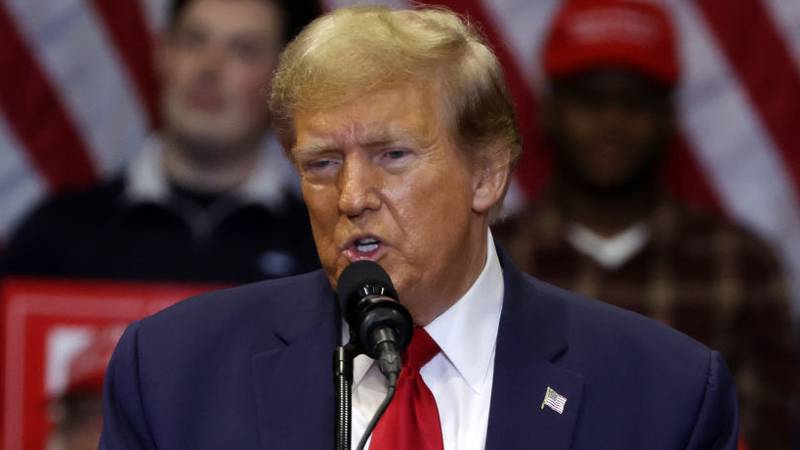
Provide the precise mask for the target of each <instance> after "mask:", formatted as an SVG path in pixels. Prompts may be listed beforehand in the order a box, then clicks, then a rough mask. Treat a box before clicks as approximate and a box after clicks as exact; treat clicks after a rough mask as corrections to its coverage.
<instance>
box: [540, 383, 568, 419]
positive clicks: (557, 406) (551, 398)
mask: <svg viewBox="0 0 800 450" xmlns="http://www.w3.org/2000/svg"><path fill="white" fill-rule="evenodd" d="M566 404H567V397H564V396H563V395H561V394H559V393H558V392H556V390H555V389H553V388H551V387H550V386H547V392H545V393H544V400H542V410H544V407H545V406H547V407H548V408H550V409H552V410H553V411H555V412H557V413H559V414H564V405H566Z"/></svg>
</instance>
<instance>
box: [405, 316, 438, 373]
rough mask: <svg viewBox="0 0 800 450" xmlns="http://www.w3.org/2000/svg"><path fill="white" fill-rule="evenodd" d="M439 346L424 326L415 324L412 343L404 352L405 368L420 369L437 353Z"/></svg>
mask: <svg viewBox="0 0 800 450" xmlns="http://www.w3.org/2000/svg"><path fill="white" fill-rule="evenodd" d="M439 351H440V350H439V346H438V345H436V342H434V340H433V338H431V336H430V335H429V334H428V332H427V331H425V329H424V328H422V327H418V326H415V327H414V334H413V335H412V336H411V343H410V344H408V348H407V349H406V351H405V353H404V354H403V368H408V369H411V370H419V369H420V368H421V367H422V366H424V365H425V364H427V363H428V361H430V360H431V359H432V358H433V357H434V356H436V354H437V353H439Z"/></svg>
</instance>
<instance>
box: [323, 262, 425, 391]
mask: <svg viewBox="0 0 800 450" xmlns="http://www.w3.org/2000/svg"><path fill="white" fill-rule="evenodd" d="M336 295H337V297H338V298H339V303H340V305H341V310H342V312H343V314H344V319H345V321H346V322H347V324H348V325H349V326H350V342H351V343H353V344H355V348H356V351H357V352H358V353H366V354H367V355H368V356H369V357H371V358H373V359H375V360H376V361H377V362H378V367H379V368H380V371H381V373H383V375H384V376H385V377H386V378H388V379H389V382H390V384H391V385H394V383H395V382H396V381H397V377H399V376H400V369H401V367H402V360H401V357H400V355H401V354H402V353H403V350H405V348H406V347H407V346H408V343H409V342H410V341H411V335H412V333H413V322H412V320H411V314H409V313H408V310H407V309H406V308H405V307H404V306H403V305H401V304H400V302H399V301H398V299H397V298H398V296H397V291H396V290H395V289H394V285H393V284H392V280H391V278H389V275H388V274H387V273H386V271H384V270H383V268H382V267H381V266H379V265H378V264H377V263H375V262H372V261H356V262H354V263H352V264H350V265H349V266H347V267H346V268H345V269H344V271H343V272H342V274H341V275H340V276H339V281H338V283H337V286H336Z"/></svg>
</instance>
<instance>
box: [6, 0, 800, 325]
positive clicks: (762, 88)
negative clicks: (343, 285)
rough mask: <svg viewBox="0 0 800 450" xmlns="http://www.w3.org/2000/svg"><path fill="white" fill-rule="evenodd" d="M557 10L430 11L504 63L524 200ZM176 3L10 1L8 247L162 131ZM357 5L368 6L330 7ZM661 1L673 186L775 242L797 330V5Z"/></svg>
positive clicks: (540, 4)
mask: <svg viewBox="0 0 800 450" xmlns="http://www.w3.org/2000/svg"><path fill="white" fill-rule="evenodd" d="M561 1H562V0H461V1H459V0H442V1H434V2H426V3H430V4H436V5H442V6H446V7H449V8H451V9H453V10H455V11H458V12H460V13H463V14H465V15H467V16H469V17H471V18H472V19H473V21H475V22H477V23H479V24H480V26H481V28H482V29H483V31H484V32H485V33H486V34H487V36H488V37H489V38H490V40H491V41H492V43H493V45H494V46H495V50H496V51H497V53H498V55H499V56H500V58H501V60H502V62H503V63H504V65H505V68H506V73H507V77H508V80H509V83H510V86H511V88H512V92H513V94H514V96H515V97H516V101H517V103H518V107H519V118H520V124H521V125H522V126H523V129H524V131H525V155H524V157H523V161H522V163H521V166H520V170H519V171H518V173H517V177H516V186H515V187H516V189H515V192H514V194H515V195H516V199H517V201H520V200H521V201H524V199H526V198H531V197H532V196H535V195H536V193H537V192H539V190H540V189H541V187H542V184H543V181H544V180H545V179H546V177H547V175H548V173H549V163H548V160H547V157H546V153H545V152H544V151H543V149H542V145H541V139H540V136H539V133H538V131H537V129H536V127H534V126H531V124H534V123H535V122H536V120H537V114H538V111H537V104H536V103H537V100H536V93H537V90H539V89H540V85H541V82H542V72H541V68H540V66H539V64H538V59H539V52H540V49H541V46H542V40H543V37H544V35H545V33H546V32H547V30H548V26H549V23H550V21H551V18H552V17H553V14H554V13H555V11H556V10H557V8H558V6H559V4H560V2H561ZM167 2H168V0H0V61H1V62H2V63H1V64H0V242H2V240H3V239H6V238H7V237H8V235H9V233H10V232H11V231H12V230H13V227H14V226H15V225H16V224H17V223H18V222H19V220H20V218H21V217H23V216H24V214H25V213H26V212H27V211H29V210H30V208H31V207H32V206H33V205H35V204H36V202H37V201H39V200H41V199H42V198H44V197H45V196H46V195H49V194H50V193H53V192H58V191H61V190H64V189H67V188H71V187H75V186H81V185H86V184H88V183H91V182H93V181H95V180H98V179H100V178H102V177H105V176H108V175H110V174H112V173H113V172H115V171H116V170H118V169H119V168H120V167H121V166H123V165H124V164H125V162H126V161H127V160H128V159H129V158H130V157H131V155H132V154H133V153H134V152H136V151H137V150H138V149H139V147H140V146H141V143H142V141H143V140H144V138H145V136H146V135H147V134H148V132H149V130H151V129H152V127H154V126H156V124H157V109H158V108H157V82H156V79H155V77H154V76H153V71H152V69H153V67H152V65H153V64H152V52H153V49H152V44H153V43H154V41H155V40H156V39H157V36H158V31H159V29H160V28H161V27H162V26H163V23H164V19H165V12H166V4H167ZM353 3H364V2H356V1H351V0H322V7H323V8H327V9H330V8H335V7H340V6H345V5H349V4H353ZM371 3H375V2H371ZM378 3H384V4H388V5H391V6H398V7H403V6H408V5H409V4H410V2H409V1H407V0H383V1H380V2H378ZM663 3H664V4H665V5H666V6H667V7H668V8H669V10H670V11H671V13H672V18H673V23H674V24H675V26H676V29H677V35H678V37H679V49H680V57H681V64H682V70H683V72H682V75H683V78H682V87H681V89H680V92H679V96H678V113H679V129H680V134H679V137H678V140H677V141H678V142H677V145H676V147H675V151H674V152H673V153H672V157H671V159H670V163H669V165H668V169H667V176H668V179H669V181H670V185H671V186H672V190H673V192H675V194H676V195H678V196H679V197H681V198H684V199H687V200H688V201H691V202H694V203H696V204H700V205H704V206H709V207H711V208H714V209H717V210H719V211H721V212H724V213H726V214H728V215H730V216H732V217H734V218H735V219H737V220H739V221H741V222H743V223H744V224H746V225H747V226H749V227H750V228H751V229H753V230H754V231H756V232H758V233H759V234H760V235H761V236H763V237H764V238H765V239H767V240H768V241H770V242H772V243H773V244H774V246H775V248H776V249H777V250H778V251H779V253H780V255H781V256H782V257H783V259H784V261H785V264H786V268H787V272H788V274H789V280H790V283H791V284H792V287H793V291H794V292H795V293H796V295H794V311H795V317H796V318H800V0H664V2H663Z"/></svg>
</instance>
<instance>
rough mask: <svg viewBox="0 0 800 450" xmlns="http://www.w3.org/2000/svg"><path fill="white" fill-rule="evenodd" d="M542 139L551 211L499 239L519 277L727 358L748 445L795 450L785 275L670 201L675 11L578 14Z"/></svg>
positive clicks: (519, 222)
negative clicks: (615, 309)
mask: <svg viewBox="0 0 800 450" xmlns="http://www.w3.org/2000/svg"><path fill="white" fill-rule="evenodd" d="M543 56H544V60H543V66H544V70H545V73H546V75H547V77H548V79H549V81H550V85H549V92H548V96H547V98H546V99H545V101H544V104H545V114H544V121H543V124H542V125H543V128H544V131H545V134H546V135H547V137H548V138H549V140H550V144H551V145H550V147H551V148H552V150H553V157H554V158H553V159H554V162H555V168H556V173H555V177H554V180H553V183H552V185H551V187H550V190H549V191H548V192H547V195H546V196H545V198H544V199H542V201H541V202H539V203H537V204H536V205H534V206H532V207H530V208H529V209H527V210H526V211H524V212H522V214H520V215H519V216H517V217H514V218H512V219H510V220H509V221H507V222H506V223H504V224H503V225H502V226H500V227H498V228H497V229H496V232H497V233H498V236H499V240H500V241H502V242H504V243H505V244H506V247H507V248H508V249H509V250H510V252H511V254H512V257H513V258H514V259H515V260H516V261H517V263H518V264H520V265H521V268H522V269H523V270H525V271H527V272H529V273H532V274H534V275H535V276H537V277H539V278H541V279H544V280H545V281H549V282H551V283H554V284H556V285H559V286H561V287H564V288H567V289H570V290H573V291H577V292H580V293H583V294H585V295H588V296H592V297H596V298H599V299H601V300H604V301H606V302H609V303H612V304H615V305H617V306H622V307H624V308H627V309H631V310H634V311H636V312H639V313H642V314H645V315H649V316H651V317H653V318H656V319H658V320H660V321H662V322H665V323H667V324H669V325H672V326H674V327H675V328H678V329H679V330H681V331H683V332H685V333H687V334H689V335H690V336H692V337H694V338H696V339H698V340H700V341H702V342H704V343H706V344H708V345H710V346H711V347H714V348H716V349H718V350H720V351H721V352H722V353H723V355H725V357H726V359H727V361H728V363H729V364H730V365H731V368H732V370H733V372H734V375H735V377H736V380H737V389H738V392H739V399H740V403H741V409H742V436H743V437H744V439H745V440H746V441H747V442H748V443H749V444H750V445H751V446H752V447H753V448H754V449H756V450H764V449H772V448H775V449H777V448H789V445H790V444H789V441H790V434H791V433H790V429H791V418H792V415H791V407H792V399H793V392H794V390H795V387H794V378H795V373H796V372H795V367H794V364H793V361H792V354H793V353H792V342H793V340H792V337H791V334H792V332H791V322H790V316H789V311H788V302H787V300H786V296H785V292H784V290H783V280H782V277H781V275H780V267H779V265H778V263H777V261H776V259H775V257H774V255H773V253H772V252H771V251H770V249H769V248H768V247H767V246H766V245H765V244H763V243H762V242H761V241H759V240H758V239H757V238H755V237H754V236H753V235H752V234H751V233H749V232H747V231H746V230H745V229H743V228H742V227H740V226H738V225H735V224H732V223H730V222H729V221H727V220H725V219H723V218H721V217H716V216H712V215H709V214H707V213H702V212H698V211H694V210H690V209H688V208H686V207H684V206H681V205H678V204H676V203H674V202H672V201H670V199H669V198H668V196H667V195H666V194H665V192H664V187H663V185H662V184H661V180H660V179H659V172H660V170H661V166H662V162H663V161H664V157H665V154H666V152H667V148H668V144H669V143H670V141H671V140H672V138H673V136H674V113H673V99H672V96H673V91H674V88H675V85H676V84H677V82H678V78H679V63H678V61H677V57H676V50H675V39H674V36H673V30H672V28H671V26H670V22H669V18H668V17H667V14H666V12H665V11H663V10H662V9H660V8H659V7H658V6H656V5H654V4H652V3H643V2H635V1H622V0H619V1H615V0H606V1H597V0H591V1H583V0H578V1H572V2H570V3H568V4H567V5H566V6H565V7H564V8H563V9H562V11H561V12H560V13H559V14H558V16H557V17H556V20H555V22H554V25H553V28H552V30H551V33H550V36H549V38H548V40H547V42H546V45H545V49H544V54H543Z"/></svg>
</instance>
